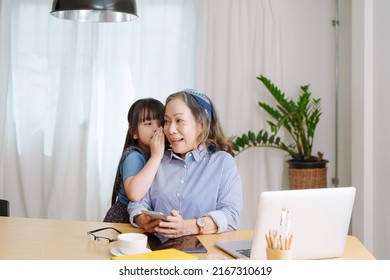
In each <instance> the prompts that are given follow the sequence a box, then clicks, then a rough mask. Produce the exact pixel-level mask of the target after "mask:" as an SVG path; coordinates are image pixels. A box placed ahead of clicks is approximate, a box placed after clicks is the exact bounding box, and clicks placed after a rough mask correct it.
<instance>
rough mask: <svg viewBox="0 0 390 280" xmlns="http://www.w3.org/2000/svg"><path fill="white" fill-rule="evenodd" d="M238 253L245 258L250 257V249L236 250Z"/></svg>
mask: <svg viewBox="0 0 390 280" xmlns="http://www.w3.org/2000/svg"><path fill="white" fill-rule="evenodd" d="M237 252H238V253H240V254H243V255H244V256H245V257H248V258H250V256H251V249H242V250H237Z"/></svg>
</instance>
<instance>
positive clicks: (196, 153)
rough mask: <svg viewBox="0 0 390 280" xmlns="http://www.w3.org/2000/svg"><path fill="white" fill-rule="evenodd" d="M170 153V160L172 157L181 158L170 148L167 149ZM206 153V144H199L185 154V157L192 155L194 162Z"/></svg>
mask: <svg viewBox="0 0 390 280" xmlns="http://www.w3.org/2000/svg"><path fill="white" fill-rule="evenodd" d="M169 152H170V155H169V160H170V161H171V160H172V159H174V158H175V159H179V160H183V159H182V158H181V157H180V156H178V155H177V154H175V153H174V152H173V151H172V150H169ZM207 154H208V151H207V149H206V146H204V145H200V146H199V147H198V148H196V149H194V150H192V151H190V152H188V153H187V155H186V159H188V158H189V157H193V158H194V160H195V161H196V162H199V161H200V160H201V159H202V158H204V157H205V156H206V155H207Z"/></svg>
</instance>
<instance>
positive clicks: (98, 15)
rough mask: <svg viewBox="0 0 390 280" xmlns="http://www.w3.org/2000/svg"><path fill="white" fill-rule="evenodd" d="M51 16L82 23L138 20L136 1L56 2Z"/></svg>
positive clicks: (94, 0) (93, 0) (76, 0)
mask: <svg viewBox="0 0 390 280" xmlns="http://www.w3.org/2000/svg"><path fill="white" fill-rule="evenodd" d="M50 14H51V15H53V16H55V17H57V18H61V19H69V20H75V21H82V22H126V21H132V20H135V19H137V18H138V15H137V4H136V2H135V0H54V1H53V6H52V10H51V12H50Z"/></svg>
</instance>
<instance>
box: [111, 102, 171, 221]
mask: <svg viewBox="0 0 390 280" xmlns="http://www.w3.org/2000/svg"><path fill="white" fill-rule="evenodd" d="M163 110H164V106H163V104H162V103H161V102H160V101H158V100H155V99H153V98H146V99H140V100H138V101H136V102H135V103H134V104H133V105H132V106H131V107H130V110H129V113H128V116H127V119H128V122H129V129H128V131H127V136H126V140H125V145H124V147H123V152H122V157H121V159H120V161H119V164H118V169H117V173H116V178H115V183H114V189H113V192H112V199H111V208H110V209H109V210H108V212H107V214H106V217H105V218H104V220H103V221H104V222H111V223H129V214H128V213H127V205H128V203H129V201H139V200H140V199H142V198H143V197H144V195H145V194H146V193H147V191H148V190H149V187H150V185H151V184H152V181H153V178H154V176H155V175H156V172H157V168H158V165H159V164H160V161H161V159H162V157H163V155H164V142H165V141H164V133H163V130H162V127H161V117H162V112H163Z"/></svg>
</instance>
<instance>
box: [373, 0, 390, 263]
mask: <svg viewBox="0 0 390 280" xmlns="http://www.w3.org/2000/svg"><path fill="white" fill-rule="evenodd" d="M389 12H390V1H388V0H375V5H374V9H373V14H374V22H373V26H374V40H373V42H374V50H373V64H374V69H373V72H374V79H373V84H374V87H373V92H374V98H373V106H374V114H373V138H374V143H373V146H374V147H373V178H374V180H373V185H374V188H373V202H374V209H373V213H374V217H375V219H374V222H373V227H374V233H373V240H374V242H373V243H374V247H373V248H374V252H375V255H376V256H377V258H381V259H390V218H389V213H390V203H388V198H390V182H389V179H388V177H389V176H388V172H389V171H390V146H389V143H390V131H389V129H388V127H389V126H388V125H386V124H387V123H388V120H389V119H390V117H389V109H390V108H389V104H390V94H389V90H388V84H389V83H388V81H389V74H390V56H389V55H386V54H389V50H390V34H389V30H388V29H389V26H390V18H389Z"/></svg>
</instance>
